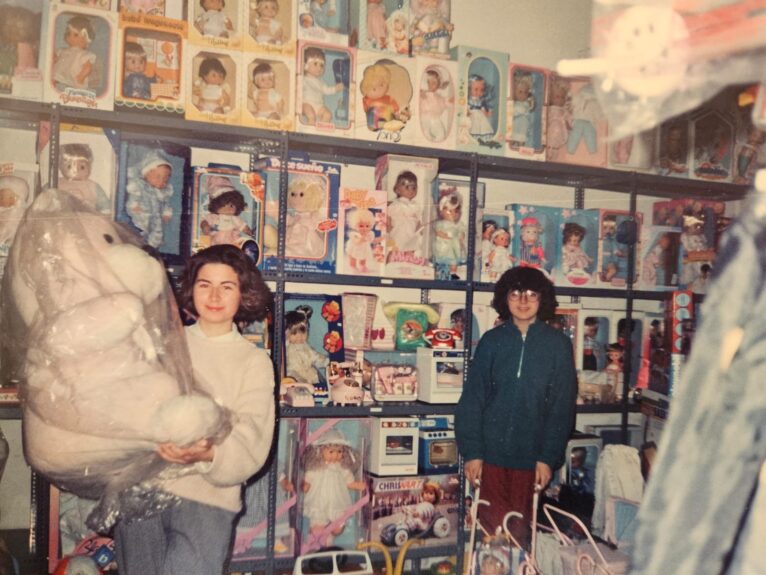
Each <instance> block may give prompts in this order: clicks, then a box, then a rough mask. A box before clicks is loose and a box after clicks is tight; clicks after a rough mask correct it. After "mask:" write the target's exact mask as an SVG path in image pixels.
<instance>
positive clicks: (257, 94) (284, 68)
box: [241, 53, 295, 131]
mask: <svg viewBox="0 0 766 575" xmlns="http://www.w3.org/2000/svg"><path fill="white" fill-rule="evenodd" d="M243 58H244V60H243V69H244V72H245V77H244V79H243V81H242V89H243V91H244V96H243V97H242V118H241V123H242V125H244V126H251V127H253V128H260V129H263V130H280V131H282V130H286V131H291V130H294V129H295V58H290V57H287V56H279V55H256V54H249V53H245V54H244V56H243Z"/></svg>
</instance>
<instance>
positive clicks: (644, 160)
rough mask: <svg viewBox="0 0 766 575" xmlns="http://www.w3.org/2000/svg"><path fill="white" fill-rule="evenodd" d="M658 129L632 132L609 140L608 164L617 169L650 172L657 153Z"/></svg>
mask: <svg viewBox="0 0 766 575" xmlns="http://www.w3.org/2000/svg"><path fill="white" fill-rule="evenodd" d="M656 146H657V130H648V131H646V132H641V133H639V134H630V135H628V136H624V137H622V138H619V139H617V140H613V141H610V142H609V158H608V166H609V167H610V168H613V169H617V170H635V171H638V172H648V171H650V170H651V169H652V165H653V163H654V159H655V157H656V155H657V153H656V150H655V148H656Z"/></svg>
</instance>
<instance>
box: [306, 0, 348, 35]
mask: <svg viewBox="0 0 766 575" xmlns="http://www.w3.org/2000/svg"><path fill="white" fill-rule="evenodd" d="M297 12H298V23H297V26H298V40H311V41H314V42H323V43H325V44H333V45H335V46H348V45H349V43H348V35H349V19H348V17H349V9H348V0H298V11H297Z"/></svg>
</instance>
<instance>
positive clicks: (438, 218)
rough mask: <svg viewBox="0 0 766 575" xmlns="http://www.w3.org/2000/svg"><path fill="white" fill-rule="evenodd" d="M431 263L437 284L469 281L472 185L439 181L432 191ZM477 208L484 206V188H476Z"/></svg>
mask: <svg viewBox="0 0 766 575" xmlns="http://www.w3.org/2000/svg"><path fill="white" fill-rule="evenodd" d="M431 189H432V192H433V197H432V199H431V203H432V206H433V208H432V210H431V217H430V227H431V233H430V236H431V261H432V262H433V266H434V272H435V275H436V279H437V280H446V281H449V280H466V279H467V277H468V224H469V216H470V214H469V212H470V209H469V208H470V206H471V186H470V182H467V181H464V180H450V179H446V178H437V180H436V185H435V186H433V187H432V188H431ZM476 205H484V188H483V187H478V186H477V201H476Z"/></svg>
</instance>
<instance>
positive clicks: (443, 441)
mask: <svg viewBox="0 0 766 575" xmlns="http://www.w3.org/2000/svg"><path fill="white" fill-rule="evenodd" d="M446 419H447V418H446V417H424V418H423V419H421V420H420V433H419V435H420V437H419V442H420V446H419V449H418V469H419V470H420V473H457V470H458V449H457V440H456V439H455V431H454V430H453V429H451V424H450V423H449V422H448V421H446Z"/></svg>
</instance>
